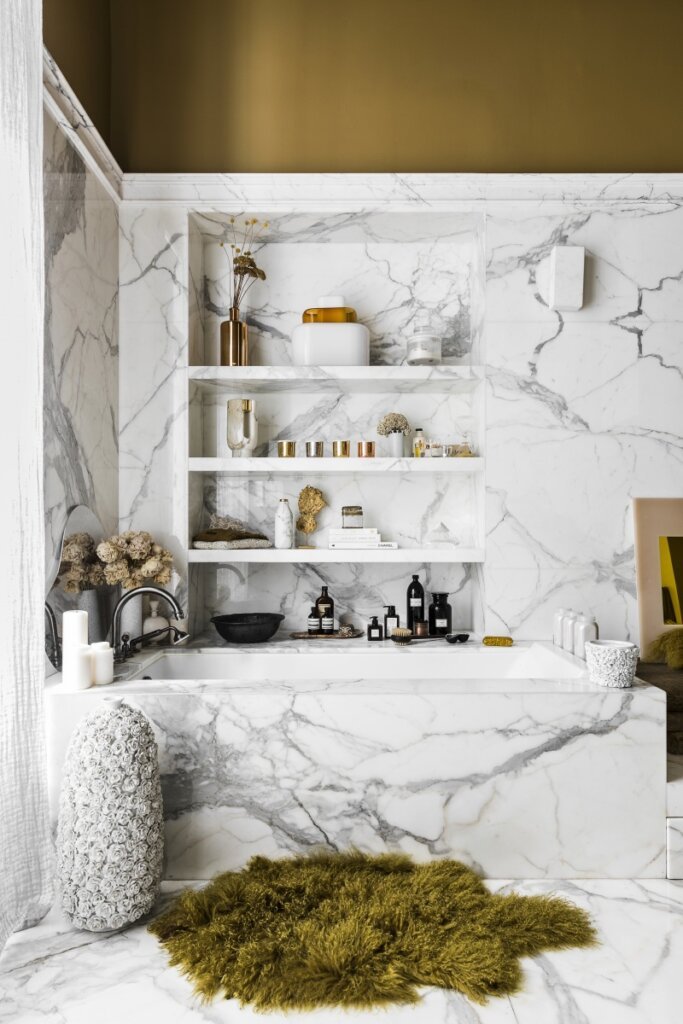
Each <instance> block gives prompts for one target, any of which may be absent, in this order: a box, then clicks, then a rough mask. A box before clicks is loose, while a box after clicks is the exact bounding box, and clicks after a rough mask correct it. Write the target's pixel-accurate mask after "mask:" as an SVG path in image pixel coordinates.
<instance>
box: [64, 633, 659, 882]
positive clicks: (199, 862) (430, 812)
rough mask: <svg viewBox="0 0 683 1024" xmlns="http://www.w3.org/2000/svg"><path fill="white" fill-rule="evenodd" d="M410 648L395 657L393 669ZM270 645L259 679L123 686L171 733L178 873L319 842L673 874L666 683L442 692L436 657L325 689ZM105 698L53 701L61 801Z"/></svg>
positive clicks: (164, 750) (599, 872)
mask: <svg viewBox="0 0 683 1024" xmlns="http://www.w3.org/2000/svg"><path fill="white" fill-rule="evenodd" d="M407 653H408V656H409V657H410V658H411V659H413V651H412V650H411V651H410V652H407ZM456 653H457V652H456ZM401 654H402V652H400V651H398V652H397V651H387V664H390V663H391V657H389V656H390V655H394V656H395V659H396V658H398V657H400V656H401ZM271 657H272V658H273V667H274V668H275V669H276V675H275V676H271V673H270V670H269V668H268V665H267V664H266V663H265V662H264V664H263V666H262V668H261V670H260V673H261V675H260V678H263V679H264V680H268V682H265V681H264V682H263V683H262V684H260V685H259V684H258V683H257V682H256V681H255V677H254V675H252V674H251V673H249V674H248V678H249V679H251V680H252V682H251V685H248V686H245V685H243V684H242V683H238V684H237V685H231V684H228V683H224V684H223V685H219V686H214V687H212V686H211V685H210V684H209V685H207V684H194V683H192V682H191V681H186V682H185V683H184V684H183V683H177V684H173V683H171V684H166V683H165V682H163V681H160V682H158V683H157V684H156V686H154V685H153V683H144V682H143V683H142V684H141V685H138V687H136V684H135V682H130V683H127V684H126V685H125V691H124V692H126V693H127V694H129V699H131V700H132V701H133V702H134V704H135V705H136V706H138V707H140V708H141V709H142V710H143V711H144V712H145V714H147V715H148V716H149V718H150V719H151V720H152V722H153V723H154V727H155V730H156V733H157V737H158V741H159V744H160V757H161V768H162V777H163V786H164V802H165V814H166V875H167V877H169V878H193V877H195V878H196V877H210V876H211V875H212V874H213V873H214V872H215V871H218V870H220V869H221V868H226V867H236V866H239V865H242V864H244V863H245V862H246V861H247V860H248V858H249V857H250V856H252V855H253V854H255V853H264V854H269V855H270V854H276V853H279V854H281V853H284V852H299V851H303V850H307V849H311V848H313V847H315V846H318V845H321V844H322V845H324V846H327V847H328V848H331V849H346V848H348V847H350V846H357V847H359V848H361V849H367V850H375V851H379V850H392V849H398V850H404V851H407V852H410V853H413V854H415V855H416V856H417V857H419V858H421V859H429V858H431V857H439V856H454V857H457V858H459V859H462V860H464V861H466V862H467V863H470V864H472V865H473V866H475V867H478V868H479V869H480V870H481V871H483V873H484V874H486V875H487V876H488V877H494V878H495V877H502V876H507V877H520V878H522V877H663V876H664V874H665V836H664V818H665V799H666V793H665V788H666V782H665V753H664V750H665V728H666V727H665V695H664V694H663V692H662V691H661V690H659V689H657V688H656V687H650V686H646V685H641V686H638V687H635V688H633V689H631V690H626V691H610V690H605V689H601V688H599V687H595V686H588V687H587V686H586V684H585V683H584V685H582V686H579V688H578V689H577V688H576V687H575V685H574V682H575V681H574V680H573V679H571V678H570V679H564V680H559V681H558V682H557V683H556V685H555V686H554V687H551V686H548V684H547V681H546V683H545V684H544V683H540V684H538V680H535V681H534V683H532V684H531V685H530V684H529V678H528V677H524V676H521V677H519V678H506V679H505V685H504V686H503V687H497V686H496V687H488V686H487V685H486V683H480V684H479V685H477V684H473V685H461V683H459V682H453V683H452V684H451V685H450V687H449V686H448V685H446V686H445V687H444V686H443V685H442V684H434V682H433V681H431V677H432V676H433V675H434V673H433V672H431V671H429V669H428V664H429V659H425V661H424V664H425V670H424V673H421V672H420V670H419V668H418V669H416V670H415V672H414V675H413V678H414V679H415V680H416V681H417V682H415V683H412V684H409V683H408V682H406V684H405V685H404V686H401V685H396V683H393V684H388V685H387V684H384V683H381V681H380V682H376V681H375V680H370V679H368V671H370V667H371V666H370V661H369V660H368V659H365V670H364V671H363V676H362V679H359V678H358V676H357V675H356V673H357V671H358V669H357V668H354V669H351V668H349V677H348V680H347V683H344V682H343V681H342V682H341V683H337V682H332V683H325V682H323V681H321V680H318V681H313V676H311V675H309V676H307V678H309V679H311V680H312V681H313V685H312V688H311V684H298V683H297V682H294V681H293V679H296V674H295V675H294V677H293V678H292V679H289V680H287V679H284V678H283V677H284V675H285V671H286V670H285V668H284V663H285V662H286V657H285V656H283V655H279V656H278V655H272V656H271ZM347 657H351V653H350V652H349V654H348V655H347ZM275 658H277V663H276V662H275V660H274V659H275ZM395 659H394V660H395ZM235 660H236V659H235ZM318 660H319V659H318ZM414 660H415V662H416V664H417V662H418V661H419V660H420V659H419V654H418V652H417V651H416V652H415V654H414ZM384 661H385V658H382V657H377V660H376V661H374V669H373V671H374V672H375V673H377V672H378V670H379V671H381V669H379V665H380V663H382V662H384ZM229 663H230V661H229V658H228V659H226V664H229ZM316 664H317V662H316ZM456 664H457V659H456V657H455V655H454V658H453V665H454V666H455V665H456ZM354 665H355V662H354ZM454 671H455V669H454ZM197 673H198V677H199V678H201V675H200V670H197ZM142 674H145V673H144V671H143V672H142ZM148 674H149V673H148ZM181 674H183V673H181ZM398 674H399V675H403V676H404V675H405V673H398ZM504 674H506V673H504V672H502V671H501V676H502V675H504ZM339 675H340V674H339V673H337V675H336V676H335V679H339ZM393 675H394V677H395V676H396V675H397V673H396V672H394V673H393ZM391 677H392V672H391V669H389V671H388V673H387V678H391ZM525 679H526V681H525ZM420 680H423V682H420ZM578 682H579V683H580V682H581V680H579V681H578ZM136 689H137V692H136ZM112 692H113V691H112ZM99 699H102V696H101V695H100V694H99V693H92V692H91V693H86V694H65V693H55V694H51V695H50V705H49V706H50V749H51V755H50V760H51V766H52V767H51V786H52V791H53V795H54V793H55V791H56V789H57V788H58V781H59V773H60V770H61V761H62V758H63V752H64V749H65V745H66V742H67V740H68V737H69V735H70V734H71V731H72V730H73V728H74V726H75V724H76V722H77V721H78V719H79V718H80V717H81V715H83V714H84V713H85V711H86V710H87V709H88V708H89V707H90V706H91V705H92V701H93V700H99Z"/></svg>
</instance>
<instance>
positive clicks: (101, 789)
mask: <svg viewBox="0 0 683 1024" xmlns="http://www.w3.org/2000/svg"><path fill="white" fill-rule="evenodd" d="M163 844H164V831H163V809H162V801H161V784H160V781H159V763H158V752H157V745H156V740H155V739H154V733H153V732H152V727H151V725H150V723H149V721H148V720H147V718H146V717H145V716H144V715H143V714H142V712H141V711H138V710H137V709H136V708H132V707H130V706H129V705H128V704H124V703H123V701H122V700H121V699H116V698H109V699H107V700H105V703H104V705H103V706H101V707H99V708H98V709H97V711H94V712H91V713H90V714H89V715H86V716H85V718H83V719H82V721H81V722H79V724H78V725H77V727H76V729H75V731H74V734H73V736H72V738H71V742H70V743H69V748H68V750H67V754H66V761H65V765H64V776H63V782H62V790H61V794H60V803H59V822H58V826H57V871H58V878H59V886H60V890H61V897H62V907H63V909H64V912H65V914H66V916H67V917H68V918H69V920H70V921H72V922H73V924H74V925H76V927H77V928H84V929H86V930H87V931H93V932H99V931H107V930H109V929H112V928H121V927H122V926H123V925H125V924H131V923H132V922H133V921H137V920H138V919H139V918H140V917H143V916H144V915H145V914H147V913H149V911H150V910H151V909H152V907H153V906H154V903H155V900H156V898H157V895H158V892H159V885H160V883H161V868H162V860H163Z"/></svg>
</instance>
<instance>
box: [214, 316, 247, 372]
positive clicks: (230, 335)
mask: <svg viewBox="0 0 683 1024" xmlns="http://www.w3.org/2000/svg"><path fill="white" fill-rule="evenodd" d="M221 366H249V328H248V327H247V325H246V324H245V323H244V321H242V320H240V311H239V309H238V308H237V306H231V307H230V319H229V320H224V321H223V323H222V324H221Z"/></svg>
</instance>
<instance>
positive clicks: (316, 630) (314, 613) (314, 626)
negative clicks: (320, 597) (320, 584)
mask: <svg viewBox="0 0 683 1024" xmlns="http://www.w3.org/2000/svg"><path fill="white" fill-rule="evenodd" d="M319 634H320V616H319V615H318V609H317V608H316V606H315V605H313V607H312V608H311V614H310V615H309V616H308V635H309V636H318V635H319Z"/></svg>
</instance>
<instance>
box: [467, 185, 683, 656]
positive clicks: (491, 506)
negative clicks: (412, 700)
mask: <svg viewBox="0 0 683 1024" xmlns="http://www.w3.org/2000/svg"><path fill="white" fill-rule="evenodd" d="M682 229H683V204H682V203H681V201H680V199H675V198H671V197H668V196H667V195H666V194H664V195H662V196H661V197H657V198H653V199H651V200H641V201H635V202H634V201H618V200H614V199H600V198H598V199H592V200H587V201H581V200H580V199H574V200H572V201H567V202H562V203H559V202H556V201H555V202H551V201H545V202H539V203H529V202H519V203H515V204H505V203H500V204H496V206H495V208H492V209H490V210H489V214H488V217H487V230H486V253H487V285H486V326H485V346H486V360H487V364H488V365H487V375H488V403H487V436H486V440H487V445H486V454H487V515H486V519H487V523H486V527H487V550H486V564H485V570H484V574H485V593H486V606H487V628H488V629H490V630H492V631H505V632H511V633H514V634H515V635H516V636H548V634H549V628H550V618H551V614H552V610H553V608H555V607H558V606H565V607H573V608H575V609H585V610H588V611H590V612H592V613H594V614H595V615H596V616H597V619H598V622H599V624H600V626H601V629H602V633H603V636H610V637H615V638H617V637H618V638H629V639H637V633H638V625H637V615H636V590H635V571H634V548H633V525H632V517H631V499H632V498H633V497H636V496H643V497H675V496H680V494H681V493H682V492H683V436H682V435H683V250H682V249H681V245H680V238H681V231H682ZM565 243H566V244H569V245H582V246H585V247H586V252H587V264H586V288H585V303H584V307H583V308H582V309H581V310H578V311H577V312H570V313H558V312H556V311H554V310H551V309H549V308H548V306H547V304H546V295H547V285H546V276H547V264H548V256H549V252H550V249H551V247H552V246H553V245H555V244H565Z"/></svg>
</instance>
